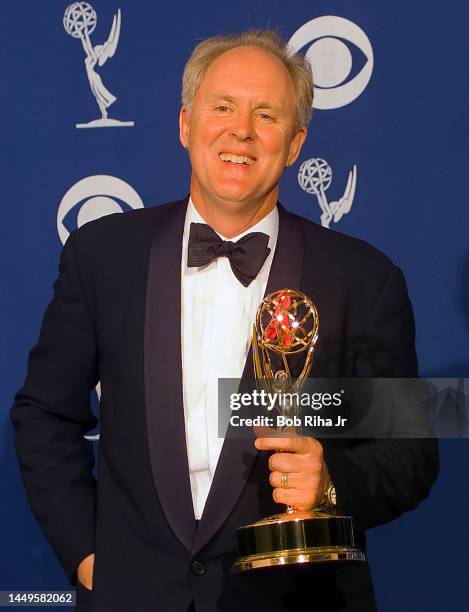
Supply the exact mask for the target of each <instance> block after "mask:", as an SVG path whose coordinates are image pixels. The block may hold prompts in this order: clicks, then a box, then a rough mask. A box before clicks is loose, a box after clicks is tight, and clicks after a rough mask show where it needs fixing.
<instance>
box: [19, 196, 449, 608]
mask: <svg viewBox="0 0 469 612" xmlns="http://www.w3.org/2000/svg"><path fill="white" fill-rule="evenodd" d="M186 205H187V199H185V200H183V201H180V202H175V203H171V204H167V205H163V206H157V207H152V208H146V209H143V210H137V211H132V212H129V213H126V214H117V215H111V216H107V217H104V218H101V219H99V220H97V221H94V222H91V223H88V224H86V225H85V226H83V227H82V228H80V229H79V230H77V231H75V232H73V233H72V234H71V235H70V237H69V238H68V240H67V242H66V244H65V247H64V249H63V251H62V255H61V260H60V268H59V277H58V279H57V280H56V282H55V284H54V296H53V299H52V301H51V303H50V304H49V306H48V308H47V310H46V313H45V315H44V320H43V324H42V328H41V333H40V337H39V340H38V342H37V344H36V345H35V347H34V348H33V349H32V351H31V353H30V356H29V367H28V373H27V377H26V380H25V383H24V386H23V387H22V389H21V390H20V391H19V392H18V393H17V395H16V396H15V404H14V406H13V408H12V412H11V416H12V420H13V423H14V426H15V430H16V451H17V455H18V458H19V463H20V466H21V471H22V476H23V480H24V483H25V486H26V489H27V493H28V497H29V501H30V504H31V506H32V509H33V512H34V514H35V515H36V517H37V519H38V521H39V524H40V526H41V528H42V529H43V531H44V533H45V535H46V537H47V538H48V539H49V541H50V542H51V544H52V546H53V548H54V550H55V552H56V554H57V556H58V558H59V560H60V563H61V564H62V566H63V568H64V570H65V572H66V574H67V576H68V578H69V580H70V583H71V584H72V585H74V584H76V568H77V566H78V564H79V563H80V561H81V560H82V559H83V558H84V557H86V556H87V555H88V554H90V553H92V552H95V554H96V558H95V566H94V585H93V590H92V591H87V590H86V589H85V588H84V587H82V586H80V585H78V590H77V609H78V610H79V611H80V612H91V611H96V612H108V611H109V612H111V611H112V612H124V611H125V612H130V611H135V612H150V611H152V612H153V611H155V612H156V611H161V612H186V610H187V609H188V606H189V605H190V602H191V601H192V600H193V601H194V603H195V607H196V610H197V611H198V612H214V611H215V610H217V611H218V610H220V611H221V610H227V611H228V610H243V611H244V612H248V611H251V610H252V611H253V612H254V611H256V612H260V611H264V610H265V611H269V612H273V611H277V610H278V611H280V610H301V611H302V612H304V611H305V610H312V611H313V610H317V611H318V612H326V611H329V610H331V611H332V610H344V611H345V610H346V611H348V612H352V611H357V612H358V611H359V612H365V611H368V610H374V609H375V602H374V595H373V588H372V584H371V579H370V574H369V568H368V565H367V563H363V564H359V565H355V566H350V567H343V568H334V567H329V568H326V569H322V570H321V569H319V568H317V567H314V566H310V567H304V568H301V569H293V568H292V569H289V568H282V570H281V571H279V572H277V573H276V574H275V575H272V574H269V573H263V574H257V575H253V576H243V575H242V576H236V575H233V574H232V573H231V572H230V568H231V565H232V563H233V561H234V558H235V541H234V534H235V530H236V528H237V527H239V526H240V525H245V524H248V523H251V522H253V521H255V520H257V519H259V518H261V517H263V516H267V515H269V514H272V513H275V512H278V510H279V506H278V505H277V504H275V503H274V502H273V500H272V489H271V486H270V484H269V480H268V474H269V470H268V456H269V453H265V452H258V451H257V450H256V449H255V448H254V446H253V444H252V440H239V439H234V438H227V439H226V440H225V443H224V446H223V449H222V452H221V455H220V459H219V462H218V466H217V470H216V473H215V476H214V480H213V484H212V487H211V490H210V494H209V497H208V499H207V503H206V506H205V510H204V514H203V517H202V519H201V521H200V524H199V526H198V528H197V527H196V522H195V520H194V514H193V505H192V498H191V490H190V484H189V475H188V463H187V452H186V446H185V433H184V413H183V400H182V384H181V383H182V371H181V350H180V346H181V335H180V333H181V332H180V330H181V317H180V309H181V285H180V279H181V244H182V232H183V225H184V217H185V211H186ZM279 214H280V225H279V236H278V242H277V248H276V252H275V257H274V260H273V263H272V268H271V272H270V276H269V281H268V287H267V291H273V290H276V289H281V288H285V287H288V288H292V289H294V288H297V289H300V290H301V291H303V292H304V293H306V294H307V295H309V296H311V297H312V299H313V300H314V301H315V302H316V304H317V306H318V309H319V313H320V341H319V344H318V347H317V352H316V357H315V365H314V372H313V373H314V374H315V375H316V376H330V377H339V376H358V377H360V376H363V377H370V376H409V377H414V376H416V375H417V363H416V356H415V350H414V322H413V316H412V310H411V306H410V303H409V300H408V297H407V292H406V288H405V283H404V280H403V278H402V275H401V273H400V271H399V270H398V269H397V268H396V267H395V266H394V265H393V264H392V263H391V261H390V260H389V259H387V258H386V257H385V256H384V255H383V254H381V253H380V252H378V251H377V250H376V249H374V248H373V247H371V246H369V245H368V244H366V243H364V242H362V241H359V240H355V239H352V238H349V237H346V236H344V235H341V234H339V233H337V232H334V231H330V230H326V229H323V228H322V227H320V226H318V225H316V224H314V223H312V222H310V221H308V220H306V219H303V218H301V217H298V216H296V215H293V214H290V213H288V212H287V211H285V209H284V208H283V207H281V206H279ZM214 358H216V355H214ZM251 368H252V362H251V360H250V357H248V360H247V362H246V368H245V375H248V376H251V375H252V374H251ZM98 380H100V381H101V402H100V431H101V436H100V441H99V456H98V469H97V481H96V480H95V478H94V476H93V473H92V469H93V464H94V455H93V450H92V445H91V443H90V442H88V441H87V440H86V439H84V437H83V434H85V433H86V432H89V431H90V430H91V429H92V428H94V427H95V426H96V424H97V420H96V418H95V417H94V416H93V414H92V412H91V410H90V391H92V390H93V389H94V387H95V385H96V384H97V382H98ZM323 443H324V447H325V457H326V462H327V464H328V467H329V471H330V473H331V476H332V479H333V481H334V483H335V485H336V491H337V499H338V504H339V509H340V510H341V511H343V512H344V513H346V514H350V515H352V516H353V517H354V520H355V526H356V531H357V539H358V543H359V545H360V546H361V547H363V548H365V538H364V533H363V532H364V530H365V529H367V528H369V527H372V526H375V525H379V524H380V523H384V522H385V521H389V520H391V519H393V518H395V517H397V516H398V515H400V514H401V513H402V512H404V511H406V510H410V509H412V508H414V507H415V506H416V505H417V504H418V503H419V501H420V500H422V499H423V498H424V497H426V496H427V495H428V493H429V490H430V487H431V484H432V482H433V481H434V479H435V478H436V475H437V471H438V456H437V451H436V444H435V442H434V441H432V440H415V439H413V440H409V439H407V440H405V439H381V440H360V441H353V440H341V441H335V442H332V441H331V440H329V441H328V440H324V441H323Z"/></svg>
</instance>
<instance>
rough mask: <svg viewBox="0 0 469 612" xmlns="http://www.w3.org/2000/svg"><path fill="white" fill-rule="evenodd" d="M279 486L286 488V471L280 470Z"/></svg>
mask: <svg viewBox="0 0 469 612" xmlns="http://www.w3.org/2000/svg"><path fill="white" fill-rule="evenodd" d="M280 486H281V487H282V489H288V472H282V476H281V479H280Z"/></svg>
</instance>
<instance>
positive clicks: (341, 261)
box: [290, 213, 395, 278]
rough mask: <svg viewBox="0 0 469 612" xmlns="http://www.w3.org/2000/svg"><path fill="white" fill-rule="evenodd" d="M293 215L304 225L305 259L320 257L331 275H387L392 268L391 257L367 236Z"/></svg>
mask: <svg viewBox="0 0 469 612" xmlns="http://www.w3.org/2000/svg"><path fill="white" fill-rule="evenodd" d="M290 214H293V213H290ZM293 216H294V217H295V218H296V220H297V221H298V222H299V223H300V224H301V226H302V228H303V233H304V236H305V258H306V260H308V259H312V258H314V259H316V260H318V259H319V260H320V261H321V262H322V264H323V265H324V266H326V267H327V268H328V271H329V274H330V275H331V276H332V275H334V274H336V275H339V276H340V275H342V274H344V273H346V274H347V275H349V274H352V273H353V276H354V277H355V278H357V277H360V276H362V275H366V276H367V277H369V276H370V274H373V275H378V276H387V275H388V274H390V272H391V271H392V270H393V269H394V267H395V266H394V263H393V262H392V260H391V259H390V258H389V257H388V256H387V255H385V254H384V253H383V252H382V251H380V250H379V249H378V248H376V247H375V246H373V245H372V244H370V243H369V242H367V241H366V240H362V239H360V238H354V237H352V236H348V235H346V234H343V233H342V232H338V231H337V230H334V229H328V228H325V227H322V226H321V225H319V224H317V223H315V222H314V221H311V220H309V219H306V218H305V217H301V216H300V215H296V214H293Z"/></svg>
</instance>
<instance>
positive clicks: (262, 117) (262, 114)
mask: <svg viewBox="0 0 469 612" xmlns="http://www.w3.org/2000/svg"><path fill="white" fill-rule="evenodd" d="M259 117H260V118H261V119H264V120H265V121H272V116H271V115H269V114H267V113H259Z"/></svg>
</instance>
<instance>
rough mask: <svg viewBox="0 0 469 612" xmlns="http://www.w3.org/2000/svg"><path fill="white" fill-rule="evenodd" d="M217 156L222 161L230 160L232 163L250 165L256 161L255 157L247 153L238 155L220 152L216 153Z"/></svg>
mask: <svg viewBox="0 0 469 612" xmlns="http://www.w3.org/2000/svg"><path fill="white" fill-rule="evenodd" d="M218 157H219V158H220V159H221V160H222V161H224V162H231V163H233V164H246V165H248V166H250V165H251V164H253V163H254V162H255V161H256V158H255V157H251V156H249V155H238V154H237V153H229V152H222V153H219V154H218Z"/></svg>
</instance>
